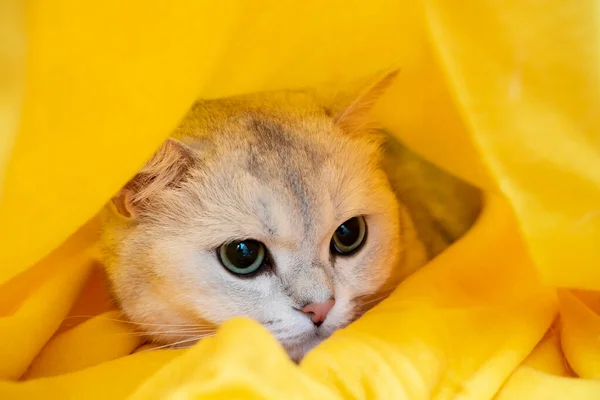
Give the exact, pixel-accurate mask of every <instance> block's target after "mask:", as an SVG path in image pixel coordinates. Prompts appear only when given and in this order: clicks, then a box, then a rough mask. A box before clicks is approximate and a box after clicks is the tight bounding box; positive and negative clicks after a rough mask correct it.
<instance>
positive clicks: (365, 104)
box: [333, 69, 400, 132]
mask: <svg viewBox="0 0 600 400" xmlns="http://www.w3.org/2000/svg"><path fill="white" fill-rule="evenodd" d="M399 73H400V70H398V69H395V70H392V71H389V72H387V73H386V74H385V75H383V76H382V77H380V78H379V79H378V80H377V81H376V82H374V83H373V84H371V85H370V86H368V87H367V88H365V89H363V91H362V92H361V93H360V94H359V95H358V96H357V97H356V98H355V99H354V101H352V102H351V103H350V104H348V105H347V106H346V107H344V108H343V109H342V110H339V111H337V112H336V113H335V114H334V115H333V119H334V121H335V123H336V124H337V125H338V126H339V127H341V128H342V129H343V130H345V131H346V132H355V131H358V130H359V129H361V128H362V127H363V126H365V125H366V123H367V122H368V115H369V113H370V112H371V109H372V108H373V107H374V106H375V104H376V103H377V101H379V99H380V98H381V97H382V96H383V94H384V93H385V92H386V91H387V89H389V87H390V86H391V85H392V84H393V82H394V80H395V79H396V77H397V76H398V74H399Z"/></svg>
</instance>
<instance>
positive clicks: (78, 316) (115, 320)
mask: <svg viewBox="0 0 600 400" xmlns="http://www.w3.org/2000/svg"><path fill="white" fill-rule="evenodd" d="M74 318H90V319H92V318H97V319H101V320H105V321H113V322H121V323H124V324H131V325H138V326H160V327H164V328H167V327H182V328H194V327H197V326H198V325H196V324H152V323H148V322H135V321H129V320H126V319H119V318H108V317H103V316H101V315H73V316H70V317H67V318H65V319H64V320H65V321H67V320H70V319H74Z"/></svg>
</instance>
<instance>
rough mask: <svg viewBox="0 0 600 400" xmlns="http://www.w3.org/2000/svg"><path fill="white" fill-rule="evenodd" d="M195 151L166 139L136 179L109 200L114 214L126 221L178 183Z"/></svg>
mask: <svg viewBox="0 0 600 400" xmlns="http://www.w3.org/2000/svg"><path fill="white" fill-rule="evenodd" d="M195 155H196V150H194V149H193V148H191V147H189V146H188V145H186V144H184V143H182V142H180V141H178V140H176V139H172V138H169V139H167V141H166V142H165V143H163V145H162V146H161V147H160V148H159V149H158V150H157V151H156V153H154V155H153V156H152V158H151V159H150V160H149V161H148V162H147V163H146V165H144V167H143V168H142V169H141V171H139V172H138V173H137V174H136V176H135V177H134V178H133V179H131V180H130V181H129V182H128V183H127V184H126V185H125V187H123V189H121V190H120V191H119V193H117V195H116V196H115V197H113V198H112V202H113V204H114V205H115V208H116V210H117V211H118V212H119V213H120V214H121V215H123V216H124V217H127V218H132V217H136V216H138V215H139V213H140V212H141V211H143V210H144V208H146V207H147V205H148V203H149V202H150V201H151V200H152V198H153V197H154V196H156V195H157V194H158V193H160V192H161V191H162V190H164V189H166V188H168V187H171V186H175V185H177V184H178V183H180V182H181V180H182V179H183V178H184V176H185V174H186V172H187V171H188V169H189V168H190V166H191V165H193V163H194V162H195V159H196V158H195Z"/></svg>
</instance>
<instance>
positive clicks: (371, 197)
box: [103, 95, 406, 359]
mask: <svg viewBox="0 0 600 400" xmlns="http://www.w3.org/2000/svg"><path fill="white" fill-rule="evenodd" d="M270 99H271V100H270V103H269V102H267V101H261V102H260V104H261V107H263V108H260V109H259V108H256V107H253V106H252V102H251V101H250V102H240V101H239V100H229V101H227V100H221V101H212V102H204V103H200V104H198V105H197V106H196V107H195V108H194V109H193V110H192V112H191V113H190V115H189V116H188V118H187V119H186V120H185V121H184V122H183V123H182V125H181V126H180V128H179V129H178V130H177V132H176V133H175V136H176V137H177V139H170V140H169V141H168V142H167V143H166V144H165V145H164V146H163V147H162V148H161V149H160V150H159V151H158V152H157V154H156V155H155V156H154V158H153V159H152V160H151V161H150V162H149V163H148V165H147V166H146V167H145V168H144V170H142V171H141V172H140V173H139V174H138V176H137V177H136V178H134V179H133V180H132V182H130V184H129V185H128V186H127V187H126V188H125V189H124V191H123V192H122V194H121V196H119V197H117V199H116V200H115V205H111V206H110V207H109V209H108V210H107V218H106V224H105V229H104V239H103V243H104V249H105V254H106V259H105V263H106V266H107V273H108V276H109V278H110V281H111V284H112V289H113V293H114V295H115V297H116V299H117V301H118V303H119V304H120V306H121V308H122V310H123V312H124V313H125V314H126V315H127V316H128V317H129V318H130V319H131V320H132V321H133V322H136V323H138V324H139V325H140V328H141V329H143V330H145V331H146V332H147V333H148V335H149V336H150V337H151V338H152V339H154V340H155V341H158V342H162V343H171V344H174V345H182V346H188V345H192V344H193V343H194V342H195V341H197V340H198V339H199V338H201V337H203V336H206V335H210V334H212V333H213V332H214V330H215V329H216V327H217V326H218V325H220V324H221V323H223V322H225V321H226V320H229V319H231V318H233V317H239V316H244V317H249V318H252V319H254V320H256V321H258V322H259V323H261V324H262V325H263V326H265V327H266V328H267V329H268V330H269V331H271V332H272V333H273V335H274V336H275V337H276V338H277V339H279V341H280V342H281V343H282V345H283V346H284V347H285V348H286V350H287V351H288V352H289V354H290V356H291V357H292V358H294V359H300V358H301V357H302V356H303V355H304V354H305V353H306V351H308V350H309V349H311V348H312V347H314V346H315V345H316V344H318V343H319V342H320V341H322V340H323V339H325V338H327V337H328V336H329V335H331V334H332V333H333V332H334V331H335V330H337V329H340V328H342V327H345V326H346V325H348V324H349V323H350V322H352V321H353V320H355V319H356V318H357V317H359V316H360V315H361V314H362V313H363V312H364V311H366V310H367V309H369V308H371V307H372V306H373V305H375V304H376V303H377V302H378V301H379V300H381V299H382V298H383V297H385V295H387V294H389V292H390V290H391V289H392V288H393V287H394V286H395V285H396V284H397V282H398V281H399V279H400V278H401V277H402V276H403V271H402V262H401V257H402V255H403V252H404V251H405V250H403V249H405V245H406V243H404V242H403V240H401V236H400V232H401V225H400V223H401V219H402V218H401V210H400V206H399V204H398V202H397V200H396V198H395V196H394V194H393V192H392V189H391V188H390V186H389V182H388V180H387V177H386V175H385V173H384V171H382V169H381V166H380V157H381V154H380V142H379V140H378V139H377V137H375V136H373V135H356V134H348V133H347V132H345V131H344V130H343V129H342V128H341V127H340V126H339V124H337V123H336V122H335V120H334V119H333V118H331V117H330V116H329V115H328V114H327V113H326V112H325V111H324V110H323V109H321V108H319V107H316V106H314V105H307V103H306V99H305V98H304V97H303V96H295V95H294V96H292V95H286V96H283V97H281V98H278V99H276V100H274V97H271V98H270ZM265 103H269V104H268V105H267V106H265ZM402 228H404V226H403V227H402Z"/></svg>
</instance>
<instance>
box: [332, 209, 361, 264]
mask: <svg viewBox="0 0 600 400" xmlns="http://www.w3.org/2000/svg"><path fill="white" fill-rule="evenodd" d="M366 237H367V223H366V222H365V219H364V218H363V217H353V218H350V219H349V220H348V221H346V222H344V223H343V224H341V225H340V226H338V228H337V229H336V230H335V233H334V234H333V237H332V238H331V246H330V247H331V250H332V251H335V252H336V253H338V254H340V255H342V256H349V255H351V254H353V253H354V252H356V251H358V250H359V249H360V248H361V247H362V245H363V244H364V243H365V239H366Z"/></svg>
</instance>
